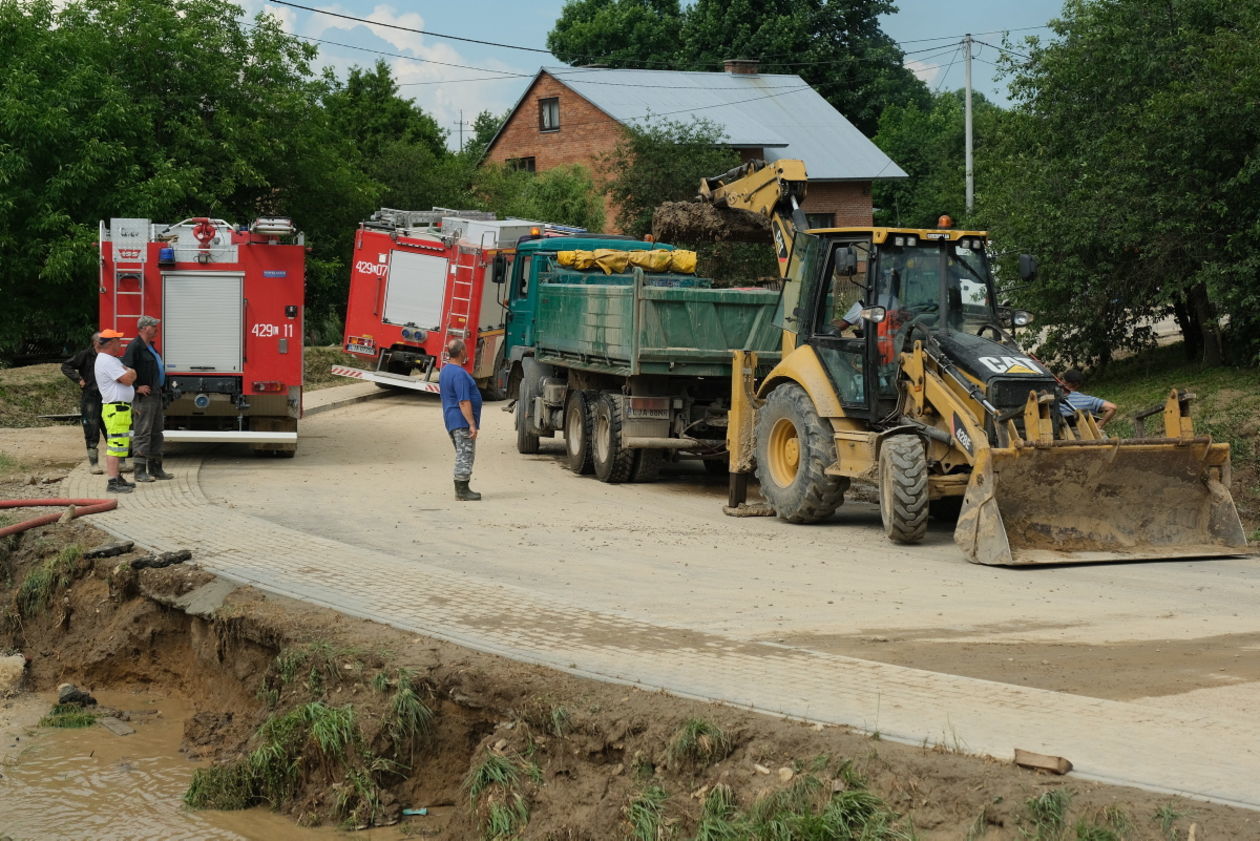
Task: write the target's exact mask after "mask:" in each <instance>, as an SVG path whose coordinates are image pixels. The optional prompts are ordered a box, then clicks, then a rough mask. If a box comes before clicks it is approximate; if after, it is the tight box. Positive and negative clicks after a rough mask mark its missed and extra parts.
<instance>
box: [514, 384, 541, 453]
mask: <svg viewBox="0 0 1260 841" xmlns="http://www.w3.org/2000/svg"><path fill="white" fill-rule="evenodd" d="M533 402H534V395H533V393H532V390H531V389H530V388H529V384H528V383H526V382H525V380H521V385H520V387H519V389H518V390H517V397H516V451H517V452H518V453H522V454H524V455H534V454H535V453H537V452H538V436H537V435H535V434H533V433H532V432H530V431H529V414H528V412H529V405H530V404H531V403H533Z"/></svg>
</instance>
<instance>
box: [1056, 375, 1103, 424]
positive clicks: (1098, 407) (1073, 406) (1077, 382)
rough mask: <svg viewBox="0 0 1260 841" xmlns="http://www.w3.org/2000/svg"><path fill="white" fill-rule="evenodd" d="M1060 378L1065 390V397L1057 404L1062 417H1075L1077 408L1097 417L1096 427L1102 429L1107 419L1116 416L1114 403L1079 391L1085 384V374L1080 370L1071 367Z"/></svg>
mask: <svg viewBox="0 0 1260 841" xmlns="http://www.w3.org/2000/svg"><path fill="white" fill-rule="evenodd" d="M1060 379H1061V380H1062V382H1063V388H1064V390H1066V391H1067V397H1065V398H1064V399H1063V402H1062V403H1060V404H1059V411H1060V412H1061V413H1062V414H1063V415H1064V417H1069V418H1071V417H1075V416H1076V413H1077V411H1078V410H1079V411H1082V412H1084V413H1085V414H1087V415H1093V416H1094V417H1095V418H1098V428H1099V429H1102V428H1103V427H1104V426H1106V425H1107V421H1109V420H1111V419H1112V418H1114V417H1115V416H1116V404H1115V403H1112V402H1111V401H1110V400H1103V399H1102V398H1101V397H1094V396H1093V395H1091V394H1084V393H1082V392H1081V390H1080V388H1081V386H1082V385H1084V384H1085V375H1084V374H1082V373H1081V372H1080V371H1078V370H1076V369H1075V368H1072V369H1071V370H1069V371H1065V372H1064V373H1063V376H1062V377H1061V378H1060Z"/></svg>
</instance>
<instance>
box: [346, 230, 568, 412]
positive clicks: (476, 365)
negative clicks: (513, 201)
mask: <svg viewBox="0 0 1260 841" xmlns="http://www.w3.org/2000/svg"><path fill="white" fill-rule="evenodd" d="M545 227H546V226H544V225H543V224H542V223H539V222H527V221H524V220H520V219H507V220H496V219H495V218H494V215H493V214H491V213H481V212H477V211H451V210H443V209H436V210H432V211H407V210H391V209H388V208H383V209H381V210H378V211H377V212H376V213H374V214H372V218H371V219H369V220H368V221H366V222H363V223H362V224H361V225H360V226H359V231H358V234H357V235H356V236H355V241H354V257H353V265H352V267H351V272H350V296H349V300H348V301H347V305H346V331H345V341H344V344H343V346H344V347H345V349H346V351H347V352H348V353H351V354H353V355H355V356H358V357H360V358H362V359H363V360H364V361H365V362H367V363H369V364H368V366H366V369H360V368H351V367H348V366H344V365H334V366H333V369H332V370H333V373H335V374H340V375H341V376H344V377H353V378H355V379H360V380H369V381H371V382H375V383H377V384H378V385H380V386H391V387H397V388H408V389H414V390H416V391H427V392H431V393H434V394H436V393H437V391H438V384H437V373H438V370H439V369H440V368H441V367H442V364H443V362H445V358H444V354H443V350H444V348H445V347H446V343H447V341H448V340H450V339H452V338H460V339H463V340H464V341H465V342H466V343H467V345H468V349H469V351H470V353H469V360H468V363H467V366H466V367H467V369H468V371H469V373H471V374H472V375H473V377H474V378H475V379H476V380H477V385H478V386H479V387H480V388H481V389H482V391H483V392H485V393H486V394H487V396H490V397H495V396H499V395H497V394H496V392H495V389H494V374H495V362H496V359H497V357H498V354H499V350H500V346H501V345H502V343H503V312H504V310H503V307H502V305H501V303H500V302H499V300H498V298H499V296H498V294H497V292H496V290H497V289H498V288H499V287H497V286H496V285H495V284H496V283H501V282H502V279H503V278H505V277H506V276H507V269H508V266H509V263H510V260H511V258H512V256H513V254H514V253H515V252H514V248H515V246H516V243H517V241H518V240H519V239H520V238H521V237H524V236H530V235H540V234H543V233H545Z"/></svg>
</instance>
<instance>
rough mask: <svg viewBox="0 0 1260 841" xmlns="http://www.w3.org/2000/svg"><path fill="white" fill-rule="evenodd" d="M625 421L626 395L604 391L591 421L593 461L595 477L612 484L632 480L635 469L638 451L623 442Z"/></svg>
mask: <svg viewBox="0 0 1260 841" xmlns="http://www.w3.org/2000/svg"><path fill="white" fill-rule="evenodd" d="M624 423H625V398H623V397H622V396H621V395H620V394H603V395H601V396H600V397H599V399H598V400H596V401H595V411H594V415H593V419H592V423H591V461H592V462H593V464H594V467H595V478H596V479H598V480H599V481H601V482H607V483H608V484H618V483H620V482H626V481H629V479H630V475H631V474H632V473H633V472H634V465H635V452H634V450H628V449H626V448H625V447H622V446H621V427H622V426H623V425H624Z"/></svg>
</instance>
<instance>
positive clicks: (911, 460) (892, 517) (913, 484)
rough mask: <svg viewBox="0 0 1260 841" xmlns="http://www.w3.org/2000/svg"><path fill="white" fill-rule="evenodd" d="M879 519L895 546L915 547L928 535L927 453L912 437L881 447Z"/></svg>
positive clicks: (888, 441)
mask: <svg viewBox="0 0 1260 841" xmlns="http://www.w3.org/2000/svg"><path fill="white" fill-rule="evenodd" d="M879 516H880V519H882V520H883V521H884V534H886V535H888V538H889V539H890V540H892V541H893V542H894V543H918V542H919V541H921V540H922V539H923V536H924V535H925V534H927V520H928V464H927V453H925V452H924V450H923V442H922V441H920V440H919V439H918V438H916V437H915V436H913V435H897V436H895V437H892V438H889V439H888V440H887V441H885V442H884V445H883V446H882V447H880V450H879Z"/></svg>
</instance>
